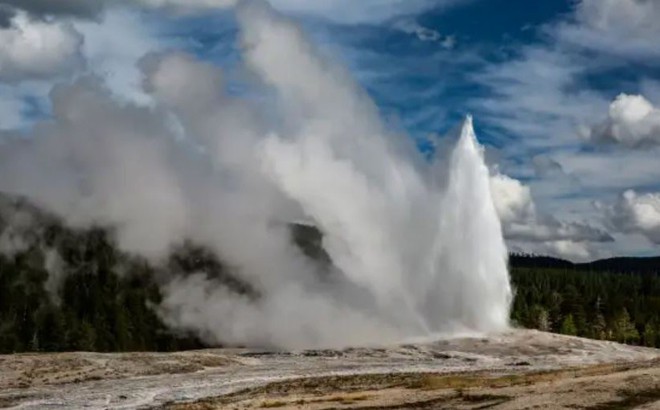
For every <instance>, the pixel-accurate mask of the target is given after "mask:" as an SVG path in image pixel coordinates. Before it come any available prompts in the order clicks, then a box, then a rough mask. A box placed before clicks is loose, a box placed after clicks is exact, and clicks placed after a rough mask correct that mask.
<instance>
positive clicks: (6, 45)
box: [0, 13, 82, 82]
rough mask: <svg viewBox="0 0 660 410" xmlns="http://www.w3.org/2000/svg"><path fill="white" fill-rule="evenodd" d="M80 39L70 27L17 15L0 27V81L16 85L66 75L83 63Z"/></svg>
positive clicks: (65, 24) (25, 15)
mask: <svg viewBox="0 0 660 410" xmlns="http://www.w3.org/2000/svg"><path fill="white" fill-rule="evenodd" d="M81 46H82V36H81V35H80V34H79V33H77V32H76V31H75V30H74V29H73V27H72V26H71V25H70V24H67V23H60V22H46V21H40V20H34V19H32V18H30V17H29V16H28V15H27V14H25V13H17V14H16V15H15V16H14V17H13V18H12V20H11V24H10V25H9V26H8V27H4V28H0V81H5V82H17V81H22V80H25V79H34V78H46V77H52V76H55V75H59V74H63V73H66V72H68V71H70V70H72V69H74V68H76V67H78V66H80V65H81V64H82V59H81V56H80V48H81Z"/></svg>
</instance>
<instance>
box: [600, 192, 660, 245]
mask: <svg viewBox="0 0 660 410" xmlns="http://www.w3.org/2000/svg"><path fill="white" fill-rule="evenodd" d="M599 207H600V208H601V209H602V210H603V211H604V215H605V218H606V220H607V222H608V223H609V224H610V225H611V226H612V227H613V228H614V229H617V230H618V231H620V232H623V233H628V234H632V233H637V234H641V235H643V236H645V237H646V238H647V239H648V240H649V241H651V242H653V243H655V244H658V245H660V193H647V194H638V193H637V192H635V191H633V190H628V191H626V192H624V193H623V194H622V195H621V196H620V197H619V200H618V201H617V202H616V203H614V204H613V205H605V206H604V205H602V204H601V205H599Z"/></svg>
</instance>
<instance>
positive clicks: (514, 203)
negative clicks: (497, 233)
mask: <svg viewBox="0 0 660 410" xmlns="http://www.w3.org/2000/svg"><path fill="white" fill-rule="evenodd" d="M490 183H491V190H492V193H493V199H494V201H495V207H496V209H497V211H498V214H499V216H500V219H501V220H502V226H503V228H504V235H505V237H506V239H507V242H508V243H509V246H510V249H511V250H512V251H517V252H523V251H524V252H532V253H539V254H549V255H553V256H559V257H562V258H568V259H572V260H576V259H578V260H584V259H589V258H591V257H593V256H594V255H595V250H594V248H593V244H594V243H603V242H611V241H612V240H613V239H612V237H611V236H610V235H609V234H608V233H607V232H605V231H603V230H602V229H599V228H596V227H593V226H591V225H589V224H586V223H583V222H574V221H572V222H567V221H560V220H558V219H556V218H555V217H553V216H550V215H547V214H543V213H541V212H539V211H538V210H537V207H536V204H535V203H534V200H533V198H532V193H531V190H530V188H529V187H528V186H526V185H524V184H522V183H521V182H520V181H518V180H516V179H513V178H510V177H508V176H506V175H503V174H500V173H495V174H494V175H492V176H491V182H490Z"/></svg>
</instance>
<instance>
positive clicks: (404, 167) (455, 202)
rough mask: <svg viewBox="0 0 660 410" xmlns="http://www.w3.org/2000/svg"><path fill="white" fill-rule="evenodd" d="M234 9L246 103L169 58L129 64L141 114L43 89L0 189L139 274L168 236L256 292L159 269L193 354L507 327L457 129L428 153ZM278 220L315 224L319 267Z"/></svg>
mask: <svg viewBox="0 0 660 410" xmlns="http://www.w3.org/2000/svg"><path fill="white" fill-rule="evenodd" d="M236 12H237V16H238V21H239V26H240V30H241V35H240V45H241V50H242V58H243V62H244V65H245V67H244V69H245V70H246V71H247V72H249V73H250V76H248V78H250V81H251V83H250V87H251V88H252V89H254V90H257V91H258V93H257V94H258V97H249V96H240V95H239V96H237V95H232V94H231V93H229V92H227V91H226V88H225V87H226V84H225V81H224V78H223V73H222V70H221V69H220V68H218V67H215V66H213V65H210V64H209V63H206V62H202V61H199V60H197V59H196V58H195V57H193V56H189V55H185V54H181V53H168V54H158V55H149V56H146V57H145V58H144V59H143V61H142V62H141V69H142V71H143V74H144V83H143V88H144V92H145V93H146V94H147V95H149V97H150V98H151V103H150V104H148V105H147V106H140V105H136V104H134V103H127V102H119V101H118V100H116V99H115V97H113V95H112V92H111V91H110V90H108V89H106V88H104V86H103V85H102V82H101V81H100V80H99V79H98V78H94V77H84V78H80V79H78V80H77V81H75V82H74V83H72V84H62V85H59V86H57V87H56V88H55V89H54V90H53V91H52V93H51V102H52V107H53V115H52V118H49V119H47V120H45V121H43V122H41V123H38V124H37V125H35V126H34V127H33V129H32V130H30V131H29V133H28V134H29V135H25V134H5V135H3V137H4V138H3V139H2V140H3V141H4V143H0V191H4V192H7V193H10V194H14V195H21V196H25V197H27V198H29V199H30V200H32V201H34V202H35V203H36V204H37V205H39V206H42V207H44V208H46V209H48V210H49V211H51V212H53V213H55V214H56V215H58V216H59V217H61V218H63V220H64V221H66V223H67V224H70V225H71V226H74V227H87V226H91V225H102V226H111V227H113V232H115V234H116V238H115V239H116V241H117V243H118V245H119V247H120V248H121V249H122V250H124V251H126V252H131V253H135V254H138V255H141V256H143V257H145V258H147V259H148V260H150V261H152V262H154V263H159V262H160V261H162V260H163V259H164V258H166V257H167V255H168V254H169V252H170V251H171V250H172V247H173V246H176V245H177V244H180V243H181V242H182V241H184V240H192V241H194V242H196V243H199V244H203V245H204V246H206V247H208V248H209V249H211V250H212V251H213V252H215V253H216V254H217V255H218V257H219V258H220V259H221V260H222V261H223V262H224V263H226V264H227V265H228V266H231V267H233V272H234V274H235V275H236V276H237V277H239V278H240V280H242V281H244V282H245V283H249V284H250V286H252V287H254V288H255V289H256V290H257V292H258V294H259V297H258V298H247V297H245V296H244V295H240V294H237V293H235V292H233V291H231V290H230V289H228V288H227V287H226V286H224V285H223V284H222V283H220V282H218V281H214V279H212V278H209V277H208V276H207V275H204V272H199V274H194V275H191V276H187V277H180V276H176V275H175V274H172V275H170V276H169V277H165V278H162V280H161V283H160V285H161V291H162V293H163V301H162V303H161V304H160V305H158V306H155V307H154V309H156V311H157V312H158V314H159V315H160V316H161V318H162V319H163V321H164V322H165V323H166V324H167V325H168V326H170V327H171V328H172V329H174V330H180V331H190V332H194V333H195V334H196V335H198V336H199V337H201V338H202V339H203V340H204V341H206V342H207V343H210V344H219V343H222V344H234V345H239V344H240V345H251V346H273V347H278V348H288V349H295V348H307V347H341V346H348V345H365V344H383V343H393V342H399V341H403V340H406V339H409V338H417V337H431V336H435V335H444V336H451V335H458V334H466V333H487V332H495V331H500V330H504V329H506V328H507V326H508V317H509V305H510V302H511V297H512V294H511V287H510V283H509V276H508V271H507V251H506V246H505V243H504V239H503V235H502V228H501V225H500V221H499V218H498V216H497V211H496V208H495V205H494V203H493V199H492V195H491V192H490V189H491V188H490V182H489V171H488V168H487V167H486V165H485V162H484V154H483V149H482V147H481V146H480V145H479V144H478V141H477V139H476V136H475V134H474V129H473V126H472V119H471V118H467V119H466V120H465V123H464V124H463V126H462V130H461V135H460V136H459V137H458V138H456V142H455V144H454V146H453V147H452V148H451V149H450V150H448V151H446V152H444V151H441V152H438V153H437V155H436V158H435V159H434V160H433V161H428V160H426V159H424V158H423V156H422V154H421V153H419V152H418V150H417V149H416V147H414V146H413V141H412V138H409V137H407V136H406V135H402V134H401V133H400V132H393V131H391V130H390V129H388V127H387V126H386V124H385V123H384V122H383V121H382V120H381V118H380V116H379V112H378V108H377V107H376V105H375V104H374V103H373V102H372V101H371V99H370V98H369V96H368V95H367V94H366V92H364V91H363V90H361V89H360V88H359V86H358V85H357V84H356V83H355V82H354V81H353V79H352V78H351V76H350V74H349V72H348V71H347V70H345V69H344V68H342V67H341V66H339V65H336V64H335V63H333V62H332V61H328V59H327V58H326V57H324V56H322V55H321V54H320V53H319V52H318V51H317V50H316V49H315V47H314V46H313V45H312V43H311V42H309V41H308V40H307V39H306V37H305V35H304V33H303V32H302V30H301V29H300V28H298V27H297V26H296V25H295V24H294V23H293V22H292V21H290V20H288V19H286V18H284V17H282V16H280V15H278V14H277V13H276V12H275V11H274V10H273V9H272V8H271V7H270V6H269V5H268V4H266V3H265V2H261V1H248V2H242V3H241V4H240V5H239V6H238V8H237V11H236ZM293 221H305V222H306V223H310V224H312V225H314V226H316V227H317V228H318V229H319V230H320V231H321V232H322V233H323V243H322V245H323V248H324V250H325V251H326V252H327V254H328V255H329V256H330V259H331V260H332V266H329V267H323V266H320V265H319V264H318V263H316V262H315V261H313V260H311V259H310V258H308V257H306V256H305V255H304V254H303V253H302V251H301V250H300V249H298V248H297V247H296V246H295V245H294V244H293V242H292V240H291V232H290V229H289V226H288V223H289V222H293ZM3 241H4V242H2V243H6V245H3V246H6V247H9V243H10V242H9V241H10V240H9V239H3ZM11 244H12V245H11V246H12V247H20V246H21V244H20V241H19V240H18V239H15V238H12V239H11ZM52 260H53V261H56V258H55V257H53V258H52ZM53 264H54V265H57V263H55V262H53ZM54 270H55V271H59V270H58V269H54ZM328 271H329V272H328ZM58 275H59V274H58ZM55 279H56V278H55ZM55 279H53V280H52V281H49V286H51V287H53V288H56V287H57V284H56V283H55V282H56V280H55Z"/></svg>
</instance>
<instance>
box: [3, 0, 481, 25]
mask: <svg viewBox="0 0 660 410" xmlns="http://www.w3.org/2000/svg"><path fill="white" fill-rule="evenodd" d="M241 1H244V2H248V1H250V2H254V1H256V0H67V1H62V0H0V5H2V4H3V3H4V4H8V5H11V6H14V7H17V8H21V9H24V10H27V11H29V12H30V13H34V14H35V15H39V16H43V15H69V16H75V17H94V16H97V15H98V14H99V13H100V11H101V10H103V8H104V7H107V6H113V5H126V4H137V5H140V6H143V7H148V8H161V9H170V10H172V11H175V12H180V13H196V12H203V11H208V10H212V9H223V8H229V7H233V6H235V5H237V4H238V3H240V2H241ZM469 1H472V0H359V1H356V0H270V3H271V4H272V5H273V7H275V8H276V9H278V10H279V11H282V12H284V13H292V14H302V15H310V16H315V17H320V18H324V19H327V20H332V21H334V22H337V23H347V24H358V23H381V22H384V21H388V20H390V19H393V18H395V17H398V16H407V15H413V14H417V13H420V12H423V11H425V10H429V9H431V8H442V7H450V6H453V5H456V4H460V3H466V2H469Z"/></svg>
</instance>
